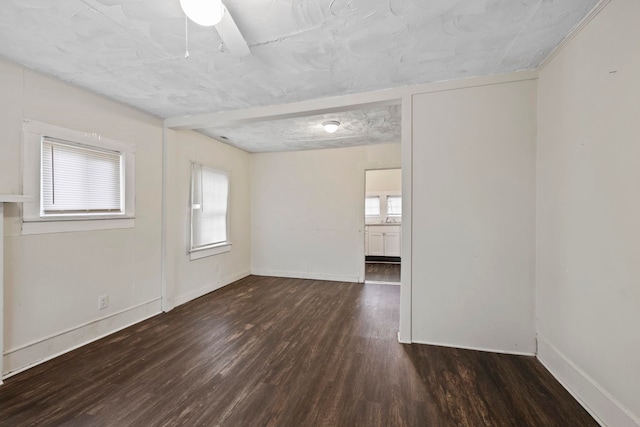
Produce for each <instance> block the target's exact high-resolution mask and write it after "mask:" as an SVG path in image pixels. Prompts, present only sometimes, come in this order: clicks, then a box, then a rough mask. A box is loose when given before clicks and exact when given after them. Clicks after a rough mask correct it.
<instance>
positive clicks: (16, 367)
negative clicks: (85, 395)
mask: <svg viewBox="0 0 640 427" xmlns="http://www.w3.org/2000/svg"><path fill="white" fill-rule="evenodd" d="M161 312H162V304H161V299H160V298H157V299H154V300H152V301H148V302H145V303H142V304H138V305H137V306H135V307H131V308H128V309H125V310H122V311H119V312H117V313H112V314H110V315H108V316H105V317H103V318H100V319H96V320H93V321H90V322H87V323H85V324H82V325H79V326H76V327H74V328H71V329H68V330H65V331H62V332H59V333H57V334H53V335H51V336H48V337H45V338H42V339H39V340H36V341H33V342H30V343H27V344H24V345H21V346H19V347H16V348H13V349H8V350H7V351H5V352H4V355H3V357H4V359H3V360H4V372H3V374H2V378H3V379H4V378H8V377H10V376H12V375H15V374H18V373H20V372H22V371H24V370H26V369H29V368H32V367H34V366H36V365H39V364H41V363H44V362H46V361H48V360H51V359H53V358H54V357H58V356H60V355H62V354H65V353H68V352H69V351H71V350H75V349H76V348H79V347H82V346H84V345H87V344H89V343H90V342H93V341H96V340H99V339H100V338H104V337H106V336H107V335H111V334H113V333H114V332H117V331H119V330H121V329H124V328H127V327H129V326H131V325H134V324H136V323H139V322H141V321H143V320H145V319H148V318H150V317H153V316H155V315H157V314H160V313H161Z"/></svg>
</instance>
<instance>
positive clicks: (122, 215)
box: [22, 120, 135, 235]
mask: <svg viewBox="0 0 640 427" xmlns="http://www.w3.org/2000/svg"><path fill="white" fill-rule="evenodd" d="M45 138H47V139H51V140H56V141H60V142H62V143H65V144H69V145H73V146H77V147H86V148H87V149H95V150H100V151H105V150H106V151H113V152H118V153H120V155H121V172H120V173H121V176H122V177H121V200H122V203H123V204H124V210H123V211H122V212H113V213H107V212H96V213H87V212H83V213H46V214H45V212H44V210H43V206H42V143H43V140H44V139H45ZM23 192H24V194H26V195H29V196H31V197H33V202H28V203H24V204H23V208H22V234H23V235H28V234H41V233H58V232H70V231H87V230H104V229H118V228H131V227H134V225H135V145H133V144H130V143H124V142H121V141H116V140H112V139H109V138H105V137H103V136H101V135H100V134H97V133H89V132H81V131H77V130H73V129H67V128H63V127H60V126H54V125H51V124H48V123H42V122H38V121H34V120H25V121H24V122H23Z"/></svg>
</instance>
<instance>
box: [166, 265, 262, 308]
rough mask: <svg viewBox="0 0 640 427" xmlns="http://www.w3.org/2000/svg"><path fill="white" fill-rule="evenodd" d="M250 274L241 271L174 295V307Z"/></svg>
mask: <svg viewBox="0 0 640 427" xmlns="http://www.w3.org/2000/svg"><path fill="white" fill-rule="evenodd" d="M250 274H251V272H249V271H243V272H241V273H238V274H234V275H231V276H228V277H225V278H223V279H222V280H221V281H219V282H216V283H211V284H209V285H205V286H202V287H200V288H198V289H194V290H192V291H190V292H187V293H186V294H184V295H179V296H176V297H175V299H174V304H175V305H174V307H177V306H179V305H182V304H184V303H187V302H189V301H192V300H194V299H196V298H200V297H201V296H203V295H206V294H208V293H209V292H213V291H215V290H216V289H220V288H222V287H224V286H227V285H230V284H231V283H233V282H236V281H238V280H240V279H244V278H245V277H247V276H249V275H250Z"/></svg>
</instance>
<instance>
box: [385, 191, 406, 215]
mask: <svg viewBox="0 0 640 427" xmlns="http://www.w3.org/2000/svg"><path fill="white" fill-rule="evenodd" d="M387 216H402V196H387Z"/></svg>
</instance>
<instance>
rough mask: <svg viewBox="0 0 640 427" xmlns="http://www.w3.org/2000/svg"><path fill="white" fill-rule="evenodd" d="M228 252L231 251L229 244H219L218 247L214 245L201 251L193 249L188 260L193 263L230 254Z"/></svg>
mask: <svg viewBox="0 0 640 427" xmlns="http://www.w3.org/2000/svg"><path fill="white" fill-rule="evenodd" d="M230 251H231V243H230V242H225V243H220V244H219V245H216V246H210V247H208V248H203V249H194V250H192V251H190V252H189V260H190V261H194V260H197V259H201V258H206V257H210V256H214V255H219V254H222V253H225V252H230Z"/></svg>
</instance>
